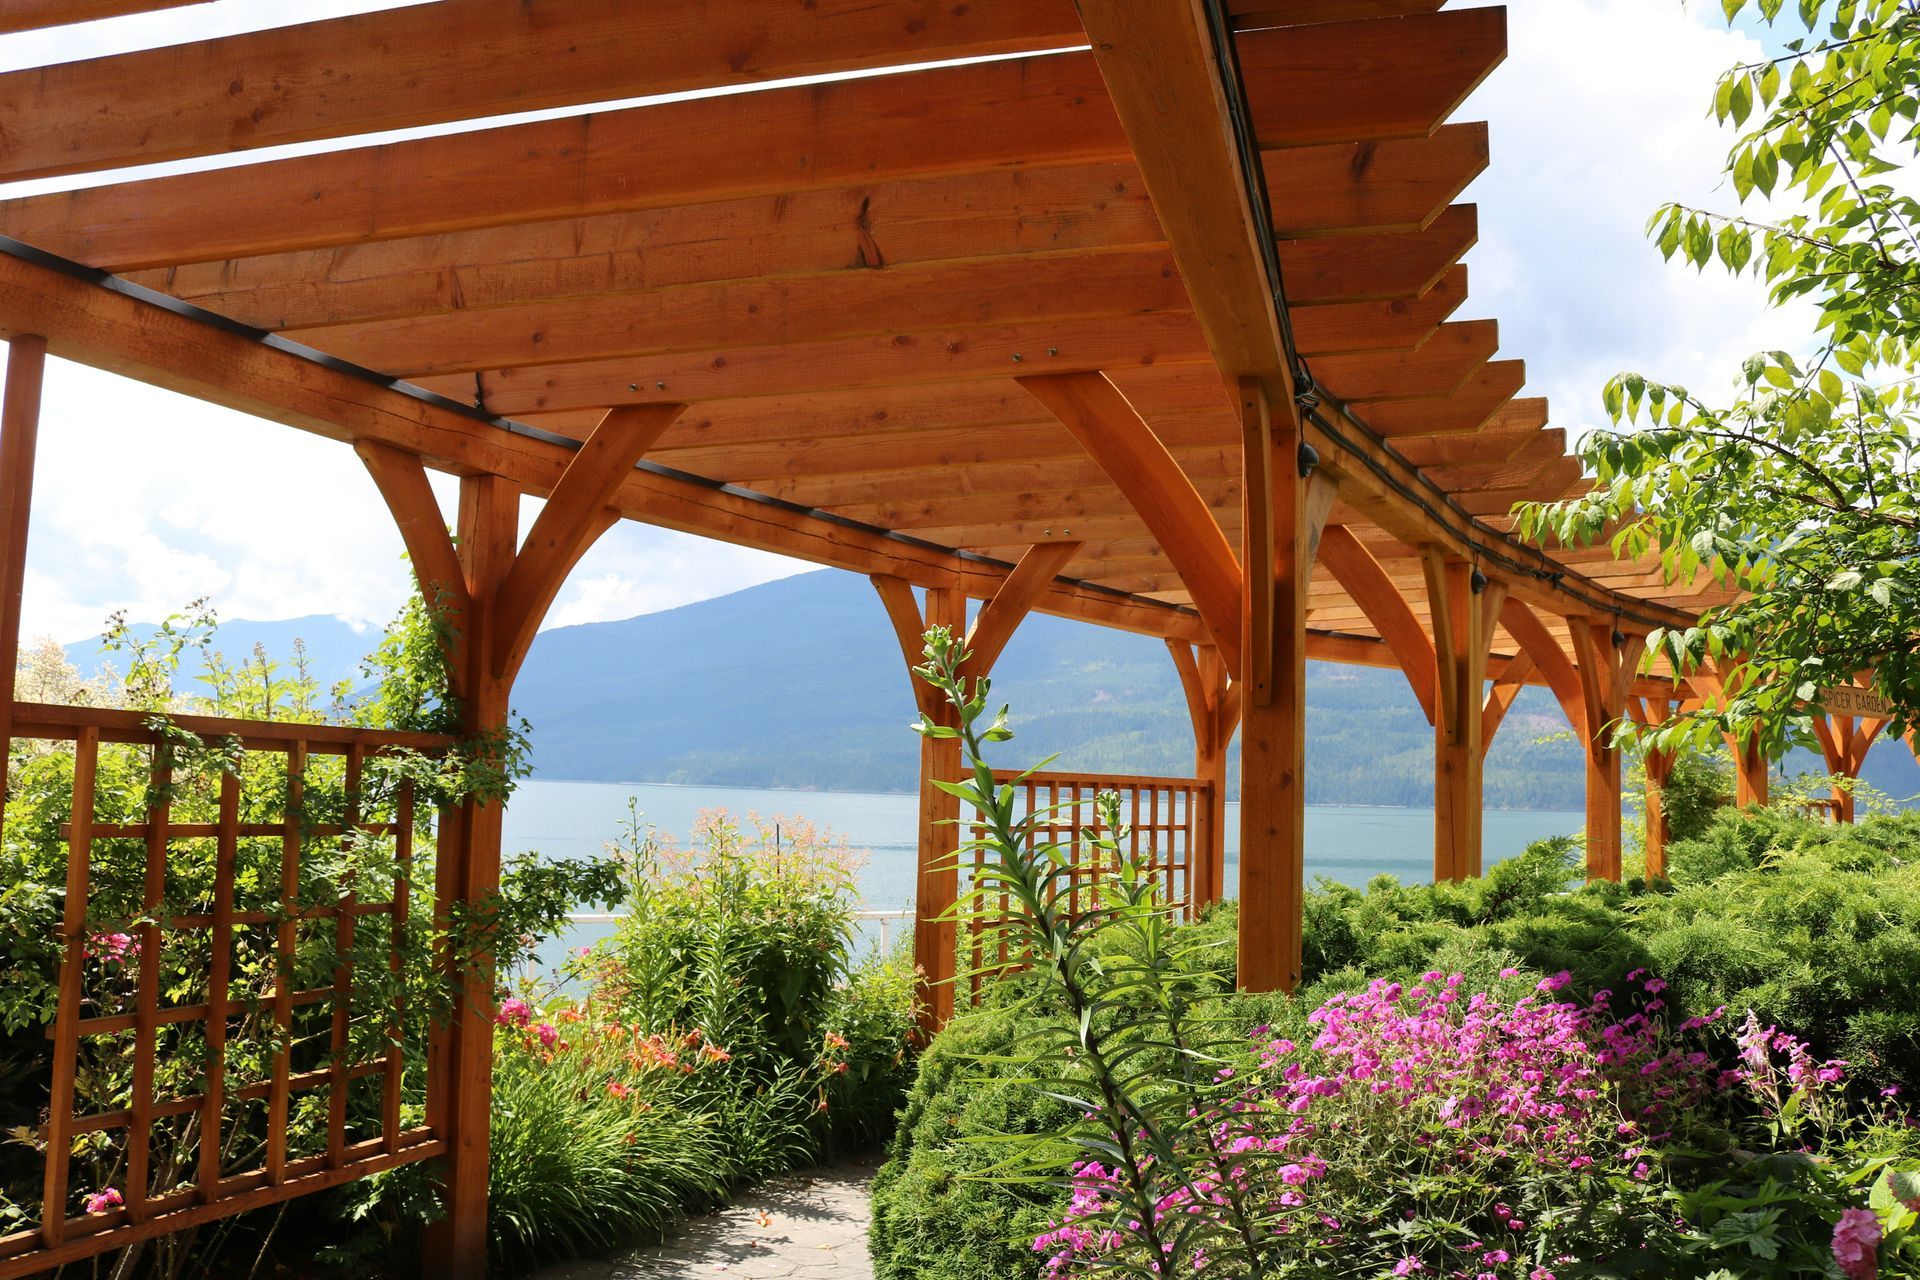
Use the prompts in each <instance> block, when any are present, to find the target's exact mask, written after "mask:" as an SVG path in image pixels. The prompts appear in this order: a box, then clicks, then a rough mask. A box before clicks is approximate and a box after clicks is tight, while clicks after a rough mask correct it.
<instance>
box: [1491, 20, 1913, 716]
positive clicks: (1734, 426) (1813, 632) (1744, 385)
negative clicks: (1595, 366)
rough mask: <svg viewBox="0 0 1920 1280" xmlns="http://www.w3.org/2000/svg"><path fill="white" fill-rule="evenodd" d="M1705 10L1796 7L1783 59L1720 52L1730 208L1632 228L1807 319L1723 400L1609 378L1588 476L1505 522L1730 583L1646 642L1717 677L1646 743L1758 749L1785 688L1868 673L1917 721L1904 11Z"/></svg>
mask: <svg viewBox="0 0 1920 1280" xmlns="http://www.w3.org/2000/svg"><path fill="white" fill-rule="evenodd" d="M1722 6H1723V8H1724V9H1725V11H1726V15H1727V18H1728V20H1729V21H1731V20H1732V19H1734V18H1735V17H1738V16H1739V15H1740V14H1742V13H1743V12H1744V11H1748V10H1752V9H1756V8H1757V10H1758V12H1759V14H1760V16H1761V17H1763V18H1764V19H1765V20H1766V21H1767V22H1768V23H1775V22H1778V23H1779V24H1781V26H1782V27H1785V26H1787V25H1789V24H1792V23H1794V22H1796V21H1797V23H1798V24H1799V26H1798V28H1796V30H1797V31H1798V33H1799V34H1796V35H1795V36H1794V37H1793V38H1791V39H1788V40H1787V41H1786V42H1785V44H1784V48H1783V51H1782V52H1781V53H1780V54H1779V55H1778V56H1775V57H1769V58H1766V59H1763V60H1760V61H1757V62H1753V63H1748V64H1743V65H1740V66H1737V67H1734V68H1732V69H1731V70H1729V71H1728V72H1727V73H1726V74H1725V75H1724V76H1723V77H1722V78H1721V80H1720V81H1719V84H1718V87H1717V89H1716V90H1715V93H1714V96H1713V111H1714V115H1715V117H1716V118H1717V119H1718V120H1720V121H1721V122H1722V123H1723V124H1725V125H1726V126H1728V127H1730V128H1732V129H1733V130H1735V131H1736V135H1737V136H1736V140H1735V142H1734V144H1733V147H1732V149H1731V151H1730V153H1729V156H1728V160H1727V174H1728V176H1729V179H1730V181H1731V184H1732V187H1733V191H1734V194H1735V195H1736V197H1737V198H1738V200H1739V202H1740V204H1741V206H1742V211H1740V212H1731V213H1730V212H1710V211H1707V210H1703V209H1697V208H1691V207H1687V206H1683V205H1678V204H1674V205H1669V206H1667V207H1665V208H1662V209H1661V210H1659V211H1658V212H1656V213H1655V214H1654V216H1653V219H1652V221H1651V222H1650V223H1649V224H1648V230H1649V233H1650V235H1651V236H1652V238H1653V239H1654V240H1655V241H1656V243H1657V244H1658V246H1659V248H1660V251H1661V252H1662V253H1663V254H1664V255H1665V256H1666V257H1668V258H1669V259H1671V258H1673V257H1674V256H1675V255H1676V254H1677V255H1679V256H1680V257H1681V258H1682V259H1684V260H1685V261H1687V262H1688V263H1691V264H1692V265H1693V266H1694V267H1696V268H1698V269H1701V270H1705V269H1706V268H1707V267H1709V266H1710V265H1715V264H1717V265H1718V266H1719V267H1720V268H1722V269H1725V270H1727V271H1729V272H1732V273H1734V274H1736V275H1737V274H1741V273H1748V272H1751V273H1753V274H1754V275H1756V276H1758V277H1759V278H1760V279H1762V280H1764V281H1765V283H1766V285H1767V287H1768V291H1769V295H1770V298H1771V300H1772V302H1773V304H1774V305H1775V306H1780V307H1794V308H1806V307H1810V308H1812V310H1813V312H1814V314H1815V316H1816V320H1815V324H1814V331H1813V333H1812V334H1810V335H1809V342H1808V344H1807V346H1806V348H1805V349H1804V350H1801V351H1798V352H1789V351H1768V352H1762V353H1759V354H1757V355H1754V356H1753V357H1751V358H1750V359H1748V360H1747V361H1746V362H1745V363H1744V365H1743V366H1742V368H1741V370H1740V372H1739V376H1738V378H1737V379H1736V384H1735V389H1734V392H1733V394H1732V396H1731V398H1730V399H1720V398H1717V397H1711V396H1702V395H1700V394H1697V393H1695V392H1693V391H1690V390H1689V389H1687V388H1685V387H1682V386H1677V385H1673V384H1671V383H1666V382H1662V381H1658V380H1656V379H1654V378H1650V377H1648V376H1646V375H1644V374H1641V373H1623V374H1620V375H1618V376H1616V377H1615V378H1614V379H1612V380H1611V381H1610V382H1609V383H1608V384H1607V387H1606V390H1605V405H1606V408H1607V411H1608V413H1609V414H1610V415H1611V417H1612V418H1613V420H1614V423H1615V427H1616V429H1615V430H1613V431H1606V432H1596V433H1594V434H1593V435H1591V436H1589V437H1588V438H1587V439H1586V440H1585V441H1584V442H1583V444H1582V446H1581V451H1582V454H1583V456H1584V458H1585V460H1586V462H1587V463H1588V465H1589V466H1590V467H1591V468H1592V469H1593V471H1594V472H1595V473H1596V474H1597V476H1598V479H1599V485H1598V487H1597V489H1596V490H1595V491H1594V492H1593V493H1592V494H1590V495H1587V496H1584V497H1581V498H1577V499H1574V500H1571V501H1568V502H1565V503H1560V504H1550V505H1532V506H1528V507H1526V508H1523V509H1522V511H1521V513H1520V514H1521V521H1520V527H1521V528H1522V530H1523V531H1524V532H1526V533H1528V534H1530V535H1533V536H1536V537H1540V538H1542V539H1547V538H1554V539H1558V540H1560V541H1563V542H1589V541H1592V540H1594V539H1596V538H1599V537H1603V536H1604V537H1609V538H1610V539H1611V541H1612V545H1613V547H1614V548H1615V550H1616V551H1617V552H1619V553H1620V554H1622V555H1627V556H1640V555H1643V554H1647V553H1649V552H1652V551H1656V550H1657V551H1658V553H1659V556H1660V560H1661V564H1662V566H1663V568H1664V569H1665V571H1666V573H1667V574H1668V575H1669V577H1670V578H1672V579H1674V580H1676V581H1690V580H1694V579H1695V578H1696V576H1698V575H1707V576H1710V577H1712V578H1713V579H1715V580H1718V581H1720V582H1722V583H1726V584H1730V585H1732V586H1735V587H1738V588H1740V589H1741V590H1743V591H1745V592H1747V593H1749V594H1748V595H1747V597H1746V598H1745V599H1744V600H1743V601H1742V602H1740V603H1737V604H1734V605H1731V606H1728V607H1725V608H1719V609H1715V610H1712V611H1710V612H1708V613H1707V614H1706V615H1705V616H1703V617H1702V619H1701V620H1700V622H1699V624H1698V625H1696V626H1692V627H1687V628H1684V629H1679V630H1673V631H1669V632H1664V633H1661V634H1658V635H1656V636H1655V637H1654V643H1653V645H1652V646H1651V648H1653V649H1654V650H1656V651H1663V652H1665V653H1666V654H1667V655H1668V656H1669V657H1670V658H1671V659H1672V660H1673V661H1674V662H1675V663H1676V664H1677V665H1678V666H1680V667H1682V668H1690V667H1693V666H1695V665H1697V664H1700V663H1703V662H1707V661H1713V662H1716V663H1719V664H1720V665H1721V666H1722V667H1723V669H1724V670H1725V672H1726V674H1727V675H1728V677H1729V688H1730V694H1731V696H1730V697H1729V698H1728V699H1727V700H1726V701H1725V702H1724V703H1723V704H1721V705H1718V706H1715V707H1711V708H1709V709H1707V710H1705V711H1703V712H1702V713H1700V714H1697V715H1694V716H1691V717H1686V718H1683V719H1681V720H1680V721H1677V722H1676V723H1675V725H1674V727H1673V728H1671V729H1670V730H1668V731H1667V732H1666V734H1665V736H1664V738H1663V741H1666V742H1667V743H1669V744H1678V743H1680V742H1682V741H1687V740H1691V741H1694V742H1697V743H1706V742H1710V741H1714V740H1716V738H1717V735H1718V733H1719V732H1721V731H1724V730H1728V729H1733V730H1738V731H1740V732H1743V733H1744V732H1746V731H1748V730H1750V729H1757V730H1758V731H1759V732H1760V733H1761V734H1762V736H1763V739H1764V740H1765V741H1766V743H1767V745H1768V746H1769V747H1770V748H1771V749H1774V750H1775V751H1777V750H1778V749H1780V748H1782V747H1783V746H1784V745H1785V744H1786V743H1787V742H1788V741H1789V740H1791V739H1792V738H1793V737H1794V736H1795V732H1796V725H1797V723H1798V718H1799V716H1800V715H1801V713H1802V711H1803V709H1804V704H1806V703H1809V702H1812V703H1816V704H1817V703H1818V701H1819V698H1820V695H1821V693H1822V691H1823V690H1825V689H1828V688H1831V687H1832V686H1834V685H1837V684H1844V683H1847V682H1849V681H1850V680H1851V679H1853V678H1854V676H1855V674H1856V673H1858V672H1862V671H1868V670H1871V671H1872V672H1873V679H1874V683H1875V685H1876V686H1877V688H1878V689H1879V691H1880V692H1881V693H1882V694H1883V695H1884V696H1885V697H1886V698H1887V699H1888V700H1889V701H1890V702H1891V703H1892V704H1893V706H1894V707H1895V708H1896V713H1897V722H1896V724H1895V726H1894V731H1895V732H1896V733H1898V732H1901V731H1903V730H1904V729H1905V728H1906V727H1907V726H1908V725H1909V724H1912V723H1915V722H1917V721H1920V640H1917V639H1916V637H1920V565H1916V562H1915V558H1914V548H1915V539H1916V535H1920V471H1917V470H1916V458H1915V453H1914V427H1915V425H1916V415H1917V414H1920V391H1917V390H1916V377H1917V376H1920V363H1917V361H1916V353H1917V352H1920V201H1916V200H1915V198H1914V197H1913V196H1912V195H1911V194H1909V193H1908V191H1903V190H1902V189H1901V185H1900V181H1899V178H1900V175H1901V171H1902V167H1903V166H1904V165H1910V164H1911V163H1912V161H1913V160H1914V158H1915V155H1916V152H1917V151H1920V127H1916V116H1917V114H1920V93H1916V90H1915V86H1916V84H1920V11H1916V8H1915V6H1914V5H1913V4H1912V3H1910V0H1800V2H1799V3H1798V4H1797V6H1794V7H1793V11H1792V13H1791V14H1790V15H1788V14H1783V13H1782V10H1783V9H1784V8H1787V6H1786V5H1785V4H1784V0H1722ZM1910 189H1911V184H1908V190H1909V191H1910ZM1639 424H1644V425H1643V426H1642V429H1639V430H1626V429H1624V428H1627V427H1631V426H1634V425H1639Z"/></svg>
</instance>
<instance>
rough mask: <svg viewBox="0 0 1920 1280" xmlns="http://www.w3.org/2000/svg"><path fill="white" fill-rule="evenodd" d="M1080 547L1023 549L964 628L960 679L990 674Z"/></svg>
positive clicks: (1041, 545)
mask: <svg viewBox="0 0 1920 1280" xmlns="http://www.w3.org/2000/svg"><path fill="white" fill-rule="evenodd" d="M1080 546H1081V544H1080V543H1078V542H1036V543H1035V544H1034V545H1033V546H1031V547H1028V548H1027V550H1026V553H1025V554H1023V555H1022V556H1021V557H1020V562H1019V563H1018V564H1016V565H1014V566H1013V572H1012V573H1009V574H1008V575H1007V580H1006V581H1005V582H1003V583H1001V584H1000V589H999V590H998V591H995V592H994V593H993V597H992V598H991V599H989V600H988V601H987V602H986V603H985V604H983V605H981V606H980V612H979V614H978V615H977V616H976V617H975V618H974V620H973V625H972V626H971V627H969V628H967V646H966V647H967V660H966V662H965V663H963V664H962V666H961V668H960V673H961V675H963V676H966V677H969V678H972V677H978V676H984V675H990V674H992V672H993V664H994V663H995V662H997V661H998V660H999V658H1000V655H1001V653H1002V652H1004V651H1005V649H1006V647H1007V642H1008V641H1010V640H1012V639H1013V633H1014V631H1015V629H1017V628H1018V627H1019V625H1020V622H1021V620H1022V619H1023V618H1025V617H1026V616H1027V614H1028V613H1029V612H1030V611H1031V610H1032V609H1033V605H1034V602H1035V601H1036V600H1038V599H1039V598H1040V596H1041V595H1042V593H1044V592H1045V591H1046V589H1047V588H1048V586H1050V585H1051V584H1052V583H1053V580H1054V579H1055V578H1057V577H1059V576H1060V571H1061V570H1062V569H1064V568H1066V567H1067V562H1068V561H1070V560H1072V559H1073V558H1074V556H1076V555H1078V554H1079V552H1080ZM1168 643H1169V644H1171V643H1173V642H1172V641H1168Z"/></svg>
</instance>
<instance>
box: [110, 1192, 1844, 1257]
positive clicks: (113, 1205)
mask: <svg viewBox="0 0 1920 1280" xmlns="http://www.w3.org/2000/svg"><path fill="white" fill-rule="evenodd" d="M125 1203H126V1201H125V1200H122V1199H121V1198H120V1192H119V1191H118V1190H117V1189H115V1188H113V1187H107V1188H106V1189H104V1190H101V1191H96V1192H94V1193H93V1194H92V1195H90V1196H88V1197H87V1212H88V1213H105V1212H106V1211H107V1210H109V1209H118V1208H119V1207H120V1206H121V1205H123V1204H125ZM1835 1247H1836V1248H1837V1247H1838V1246H1835Z"/></svg>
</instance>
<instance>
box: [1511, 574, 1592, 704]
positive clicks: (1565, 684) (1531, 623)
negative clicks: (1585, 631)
mask: <svg viewBox="0 0 1920 1280" xmlns="http://www.w3.org/2000/svg"><path fill="white" fill-rule="evenodd" d="M1500 625H1501V626H1503V627H1505V628H1506V629H1507V634H1509V635H1511V636H1512V637H1513V638H1514V641H1515V642H1516V643H1517V644H1518V645H1519V646H1520V649H1521V651H1522V652H1524V653H1525V654H1526V655H1527V656H1528V657H1530V658H1532V659H1533V664H1534V667H1535V668H1536V669H1537V670H1538V671H1539V672H1540V675H1541V676H1542V678H1544V679H1545V680H1546V682H1547V687H1548V688H1549V689H1552V690H1553V696H1554V698H1555V699H1556V700H1557V701H1558V702H1559V703H1560V710H1561V711H1563V712H1565V713H1566V717H1567V723H1568V724H1570V725H1572V726H1573V731H1574V732H1575V733H1576V734H1579V735H1580V736H1581V737H1582V738H1584V737H1585V736H1586V732H1587V702H1586V695H1585V694H1584V693H1583V692H1582V690H1581V687H1580V673H1579V672H1577V671H1575V670H1574V667H1573V659H1571V658H1569V657H1568V656H1567V651H1566V650H1565V649H1563V648H1561V647H1560V642H1559V641H1558V640H1555V639H1554V638H1553V633H1552V632H1551V631H1548V630H1547V625H1546V624H1545V623H1544V622H1542V621H1540V618H1539V615H1537V614H1535V613H1534V611H1533V610H1532V609H1530V608H1528V607H1527V605H1526V604H1525V603H1523V602H1522V601H1519V600H1516V599H1514V598H1513V597H1512V596H1508V597H1507V600H1506V603H1504V604H1503V605H1501V607H1500ZM1574 625H1576V626H1577V625H1579V624H1578V623H1576V624H1574Z"/></svg>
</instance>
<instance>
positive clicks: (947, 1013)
mask: <svg viewBox="0 0 1920 1280" xmlns="http://www.w3.org/2000/svg"><path fill="white" fill-rule="evenodd" d="M1079 549H1080V544H1079V543H1077V542H1048V543H1039V544H1036V545H1035V546H1033V547H1031V548H1029V549H1028V551H1027V553H1026V554H1025V555H1023V556H1022V557H1021V558H1020V562H1019V563H1018V564H1016V565H1015V566H1014V568H1013V572H1011V573H1009V574H1008V575H1007V577H1006V580H1005V582H1004V583H1002V584H1001V586H1000V588H999V589H998V590H997V591H995V592H994V594H993V596H992V598H991V599H989V600H987V601H986V602H985V603H984V604H983V605H982V606H981V609H980V613H979V615H978V616H977V617H976V618H975V619H974V624H973V627H972V629H971V630H968V628H967V598H966V595H965V594H964V593H963V592H961V591H960V590H959V589H958V588H957V587H929V588H927V604H926V609H925V611H924V612H922V610H921V608H920V605H919V602H918V601H916V600H915V599H914V595H913V585H912V584H911V583H909V582H908V581H907V580H906V579H904V578H895V577H889V576H885V575H879V574H876V575H874V577H873V586H874V590H875V591H877V592H879V594H880V603H881V604H882V605H883V606H885V608H886V611H887V618H888V620H889V621H890V622H892V624H893V631H894V636H895V638H896V639H897V640H898V641H899V643H900V653H901V656H902V657H903V658H905V659H906V663H907V668H908V673H909V674H908V678H909V679H910V680H911V681H912V684H913V700H914V706H915V707H917V708H918V709H919V711H920V713H921V714H922V715H924V716H926V717H927V718H928V719H929V720H932V721H933V722H934V723H935V724H940V725H946V726H949V727H958V724H959V721H958V719H957V717H956V716H955V714H954V711H953V708H952V707H951V706H949V705H948V703H947V700H946V699H945V698H944V697H943V696H942V695H940V694H939V693H937V692H935V691H934V690H933V689H932V688H930V687H929V686H928V685H927V683H926V682H925V681H924V680H922V679H920V678H919V677H918V676H915V675H913V674H912V669H913V668H914V667H917V666H919V665H920V663H921V661H922V652H923V650H924V647H925V641H924V637H925V635H926V632H927V631H928V630H929V629H931V628H933V627H945V628H947V630H949V631H951V632H952V633H953V634H954V635H956V636H964V638H965V649H966V651H967V655H968V656H967V659H966V661H965V662H964V663H963V664H962V666H961V674H962V676H963V677H965V678H967V679H980V678H982V677H985V676H989V675H991V674H992V671H993V664H994V662H995V660H996V659H998V658H999V656H1000V654H1001V652H1002V651H1003V650H1005V648H1006V645H1007V642H1008V641H1009V640H1010V639H1012V638H1013V633H1014V630H1015V629H1016V628H1017V627H1018V626H1019V624H1020V620H1021V619H1022V618H1024V617H1025V616H1026V615H1027V613H1028V612H1029V611H1030V610H1031V609H1032V607H1033V604H1034V602H1035V601H1036V600H1038V599H1039V598H1040V596H1041V595H1042V594H1043V593H1044V592H1045V591H1046V590H1047V588H1048V587H1049V586H1050V585H1051V584H1052V582H1053V580H1054V578H1055V577H1057V576H1058V575H1059V572H1060V570H1061V569H1063V568H1065V567H1066V564H1067V562H1068V561H1069V560H1071V559H1073V557H1074V555H1075V553H1076V552H1078V551H1079ZM964 772H965V764H964V762H963V760H962V758H961V751H960V742H959V740H958V739H955V738H927V737H923V738H921V739H920V821H919V835H918V838H917V847H918V857H917V863H916V867H915V873H914V895H913V906H914V920H913V958H914V963H915V965H916V966H917V967H918V968H919V970H920V1026H921V1030H922V1032H923V1033H924V1034H925V1035H927V1036H931V1035H933V1034H934V1033H935V1032H937V1031H939V1030H940V1029H941V1028H942V1027H944V1026H946V1025H947V1023H948V1022H950V1021H952V1020H953V997H954V976H955V966H956V961H957V958H958V953H959V936H958V929H957V921H956V920H955V918H954V904H955V903H956V902H958V901H959V898H960V863H959V848H960V835H961V833H960V801H959V799H958V798H957V797H955V796H952V795H949V794H948V793H947V792H945V791H942V790H941V789H940V788H939V787H937V786H935V785H934V784H935V783H936V782H952V781H955V780H957V779H959V778H960V777H961V775H962V774H963V773H964Z"/></svg>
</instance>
